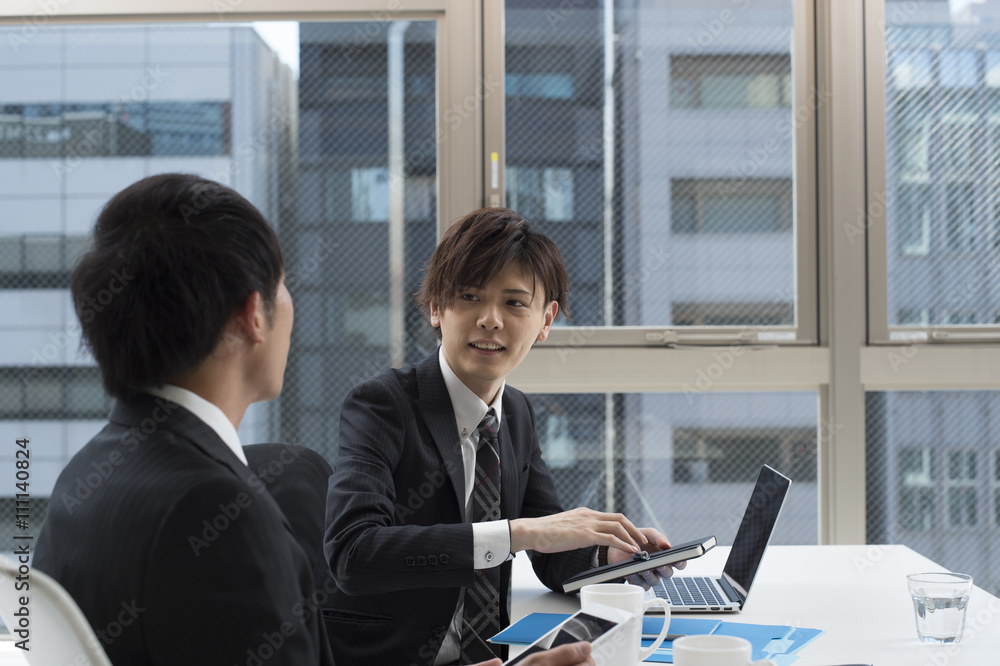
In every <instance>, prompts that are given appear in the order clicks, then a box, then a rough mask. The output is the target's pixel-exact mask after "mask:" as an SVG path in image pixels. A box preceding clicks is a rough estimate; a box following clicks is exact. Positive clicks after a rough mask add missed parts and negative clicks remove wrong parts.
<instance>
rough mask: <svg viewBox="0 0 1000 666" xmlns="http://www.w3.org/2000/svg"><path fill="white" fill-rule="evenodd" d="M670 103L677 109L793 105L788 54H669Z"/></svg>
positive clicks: (771, 107) (764, 107)
mask: <svg viewBox="0 0 1000 666" xmlns="http://www.w3.org/2000/svg"><path fill="white" fill-rule="evenodd" d="M670 77H671V78H670V105H671V106H672V107H674V108H675V109H686V108H715V109H779V108H790V107H791V105H792V99H793V92H792V78H791V58H790V56H788V55H754V54H741V55H711V56H672V57H671V58H670Z"/></svg>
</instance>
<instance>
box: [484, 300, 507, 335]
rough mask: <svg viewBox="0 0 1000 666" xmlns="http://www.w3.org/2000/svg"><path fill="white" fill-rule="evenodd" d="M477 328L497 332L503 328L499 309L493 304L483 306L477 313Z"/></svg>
mask: <svg viewBox="0 0 1000 666" xmlns="http://www.w3.org/2000/svg"><path fill="white" fill-rule="evenodd" d="M479 328H484V329H486V330H499V329H501V328H503V317H502V316H501V315H500V307H499V306H497V305H493V304H488V303H487V304H484V305H483V309H482V311H481V312H480V313H479Z"/></svg>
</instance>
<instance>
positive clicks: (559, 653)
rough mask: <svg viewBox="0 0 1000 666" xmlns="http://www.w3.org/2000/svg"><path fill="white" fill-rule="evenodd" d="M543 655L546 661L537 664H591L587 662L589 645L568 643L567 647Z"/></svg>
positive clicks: (546, 665) (555, 665)
mask: <svg viewBox="0 0 1000 666" xmlns="http://www.w3.org/2000/svg"><path fill="white" fill-rule="evenodd" d="M543 654H544V655H545V656H547V657H548V659H546V660H545V661H544V662H539V663H544V664H545V666H573V665H575V664H586V663H593V662H591V661H589V660H588V657H589V656H590V643H570V644H569V645H562V646H560V647H557V648H555V649H554V650H549V651H548V652H545V653H543ZM539 656H541V655H539Z"/></svg>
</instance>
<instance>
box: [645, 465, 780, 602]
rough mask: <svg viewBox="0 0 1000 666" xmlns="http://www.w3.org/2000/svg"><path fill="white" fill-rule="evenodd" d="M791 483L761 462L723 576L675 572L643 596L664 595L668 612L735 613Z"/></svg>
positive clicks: (757, 566) (753, 574)
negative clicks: (761, 465)
mask: <svg viewBox="0 0 1000 666" xmlns="http://www.w3.org/2000/svg"><path fill="white" fill-rule="evenodd" d="M791 483H792V482H791V480H790V479H789V478H788V477H786V476H784V475H783V474H781V473H779V472H777V471H775V470H774V469H772V468H771V467H768V466H767V465H764V467H763V468H762V469H761V470H760V474H759V475H758V476H757V484H756V485H755V486H754V489H753V493H752V494H751V495H750V502H749V503H748V504H747V510H746V512H745V513H744V514H743V522H742V523H740V528H739V530H737V532H736V538H735V539H733V547H732V549H731V550H730V551H729V559H727V560H726V566H725V567H724V568H723V570H722V576H718V577H716V576H685V575H683V574H677V573H675V574H674V575H673V576H672V577H671V578H667V579H663V580H661V581H660V584H659V585H657V586H655V587H653V588H651V589H649V590H647V591H646V598H647V599H652V598H653V597H654V595H655V596H656V597H660V598H661V599H666V600H667V601H668V602H669V603H670V612H671V613H735V612H738V611H740V610H742V609H743V604H744V603H746V600H747V596H748V595H749V594H750V586H751V585H753V579H754V576H756V575H757V569H758V568H759V567H760V561H761V559H763V557H764V549H766V548H767V543H768V541H770V539H771V533H772V532H773V531H774V524H775V523H776V522H778V514H779V513H781V507H782V505H783V504H784V502H785V496H786V495H787V494H788V487H789V486H790V485H791ZM657 608H659V606H653V607H651V608H650V609H649V612H650V613H653V612H655V611H656V609H657Z"/></svg>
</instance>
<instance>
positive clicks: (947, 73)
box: [941, 50, 979, 88]
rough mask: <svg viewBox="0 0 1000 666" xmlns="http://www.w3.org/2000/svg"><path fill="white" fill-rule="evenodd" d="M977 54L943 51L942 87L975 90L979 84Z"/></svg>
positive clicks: (966, 51) (965, 51)
mask: <svg viewBox="0 0 1000 666" xmlns="http://www.w3.org/2000/svg"><path fill="white" fill-rule="evenodd" d="M977 69H978V68H977V63H976V52H975V51H968V50H961V51H942V52H941V85H942V86H947V87H949V88H975V87H976V85H977V84H978V83H979V74H978V71H977Z"/></svg>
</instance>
